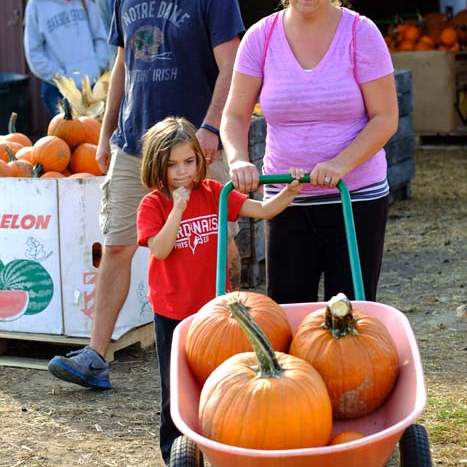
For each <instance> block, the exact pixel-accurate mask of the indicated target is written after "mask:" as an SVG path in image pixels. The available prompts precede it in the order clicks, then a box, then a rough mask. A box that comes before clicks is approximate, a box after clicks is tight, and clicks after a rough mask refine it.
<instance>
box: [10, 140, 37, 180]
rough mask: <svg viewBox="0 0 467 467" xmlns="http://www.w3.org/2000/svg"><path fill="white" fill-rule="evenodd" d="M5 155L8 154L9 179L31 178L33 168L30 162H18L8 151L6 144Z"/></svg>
mask: <svg viewBox="0 0 467 467" xmlns="http://www.w3.org/2000/svg"><path fill="white" fill-rule="evenodd" d="M4 149H5V151H6V153H7V154H8V159H9V162H8V165H9V167H10V168H11V175H10V176H11V177H18V178H19V177H24V178H31V177H32V175H33V167H32V164H31V162H29V161H25V160H18V159H17V158H16V156H15V154H14V153H13V151H12V150H11V149H10V147H9V146H8V144H5V147H4Z"/></svg>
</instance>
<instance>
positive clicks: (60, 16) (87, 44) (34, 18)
mask: <svg viewBox="0 0 467 467" xmlns="http://www.w3.org/2000/svg"><path fill="white" fill-rule="evenodd" d="M83 1H84V2H86V6H87V12H86V9H84V8H83ZM106 39H107V38H106V31H105V28H104V24H103V22H102V19H101V17H100V14H99V11H98V10H97V8H96V6H95V5H94V3H93V2H91V1H90V0H29V1H28V3H27V6H26V17H25V29H24V47H25V51H26V59H27V62H28V65H29V68H30V69H31V71H32V72H33V73H34V74H35V75H36V76H37V77H38V78H40V79H41V80H43V81H49V82H52V78H53V76H54V75H56V74H60V75H64V76H68V77H70V78H73V79H74V80H75V82H76V84H77V85H78V86H81V77H82V76H84V75H87V76H89V79H90V80H91V83H92V82H94V81H95V80H96V79H97V78H98V76H99V74H100V72H101V71H102V70H104V69H105V68H106V67H107V66H108V62H109V47H108V45H107V40H106Z"/></svg>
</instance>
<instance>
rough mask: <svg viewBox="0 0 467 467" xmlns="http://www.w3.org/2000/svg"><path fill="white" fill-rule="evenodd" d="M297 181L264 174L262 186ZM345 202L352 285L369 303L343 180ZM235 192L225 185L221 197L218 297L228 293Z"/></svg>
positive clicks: (358, 297) (357, 295)
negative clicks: (230, 206)
mask: <svg viewBox="0 0 467 467" xmlns="http://www.w3.org/2000/svg"><path fill="white" fill-rule="evenodd" d="M293 180H294V178H293V177H292V176H291V175H290V174H279V175H261V176H260V177H259V183H260V184H264V183H291V182H292V181H293ZM300 182H301V183H309V182H310V176H309V175H305V176H304V177H303V178H301V179H300ZM337 188H338V189H339V192H340V195H341V201H342V212H343V215H344V225H345V235H346V238H347V248H348V251H349V258H350V269H351V271H352V282H353V288H354V294H355V300H365V291H364V288H363V279H362V270H361V266H360V257H359V254H358V245H357V236H356V234H355V223H354V219H353V212H352V201H351V200H350V194H349V190H348V189H347V187H346V186H345V183H344V182H343V181H342V180H340V181H339V183H338V184H337ZM232 190H233V183H232V182H231V181H229V182H227V183H226V184H225V185H224V188H223V189H222V191H221V194H220V198H219V238H218V243H217V271H216V295H223V294H225V292H226V277H227V275H226V271H227V237H228V228H227V209H228V204H227V201H228V196H229V194H230V192H231V191H232Z"/></svg>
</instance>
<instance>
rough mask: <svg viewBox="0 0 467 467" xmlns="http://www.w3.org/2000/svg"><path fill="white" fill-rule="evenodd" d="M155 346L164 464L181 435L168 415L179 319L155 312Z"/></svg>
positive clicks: (160, 435)
mask: <svg viewBox="0 0 467 467" xmlns="http://www.w3.org/2000/svg"><path fill="white" fill-rule="evenodd" d="M154 321H155V325H156V348H157V360H158V362H159V374H160V381H161V405H160V413H161V415H160V433H159V440H160V449H161V453H162V457H163V459H164V462H165V463H166V464H168V463H169V460H170V448H171V447H172V443H173V442H174V440H175V438H177V437H178V436H180V435H181V433H180V431H178V429H177V427H176V426H175V425H174V422H173V421H172V417H171V416H170V350H171V347H172V336H173V332H174V329H175V327H176V326H177V324H178V323H179V322H180V321H177V320H174V319H170V318H166V317H164V316H161V315H158V314H155V315H154Z"/></svg>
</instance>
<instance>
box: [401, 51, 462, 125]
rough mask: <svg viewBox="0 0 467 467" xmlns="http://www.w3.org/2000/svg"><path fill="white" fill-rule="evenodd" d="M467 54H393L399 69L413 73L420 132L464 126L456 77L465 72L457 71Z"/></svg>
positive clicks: (440, 52)
mask: <svg viewBox="0 0 467 467" xmlns="http://www.w3.org/2000/svg"><path fill="white" fill-rule="evenodd" d="M464 56H465V54H455V53H451V52H444V51H438V50H433V51H426V52H425V51H417V52H395V53H393V54H392V61H393V64H394V67H395V68H396V69H400V70H403V69H404V70H410V71H411V73H412V80H413V99H414V103H413V125H414V129H415V131H416V132H417V133H420V134H437V133H449V132H452V131H453V130H455V129H456V128H458V127H461V126H463V123H462V120H461V119H460V117H459V114H458V112H457V110H456V101H457V84H456V76H458V77H459V76H463V72H462V71H461V70H460V69H459V71H456V70H457V69H458V68H459V67H461V66H460V65H459V64H460V63H462V62H463V60H462V58H463V57H464ZM457 62H458V63H457ZM456 63H457V65H456Z"/></svg>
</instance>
